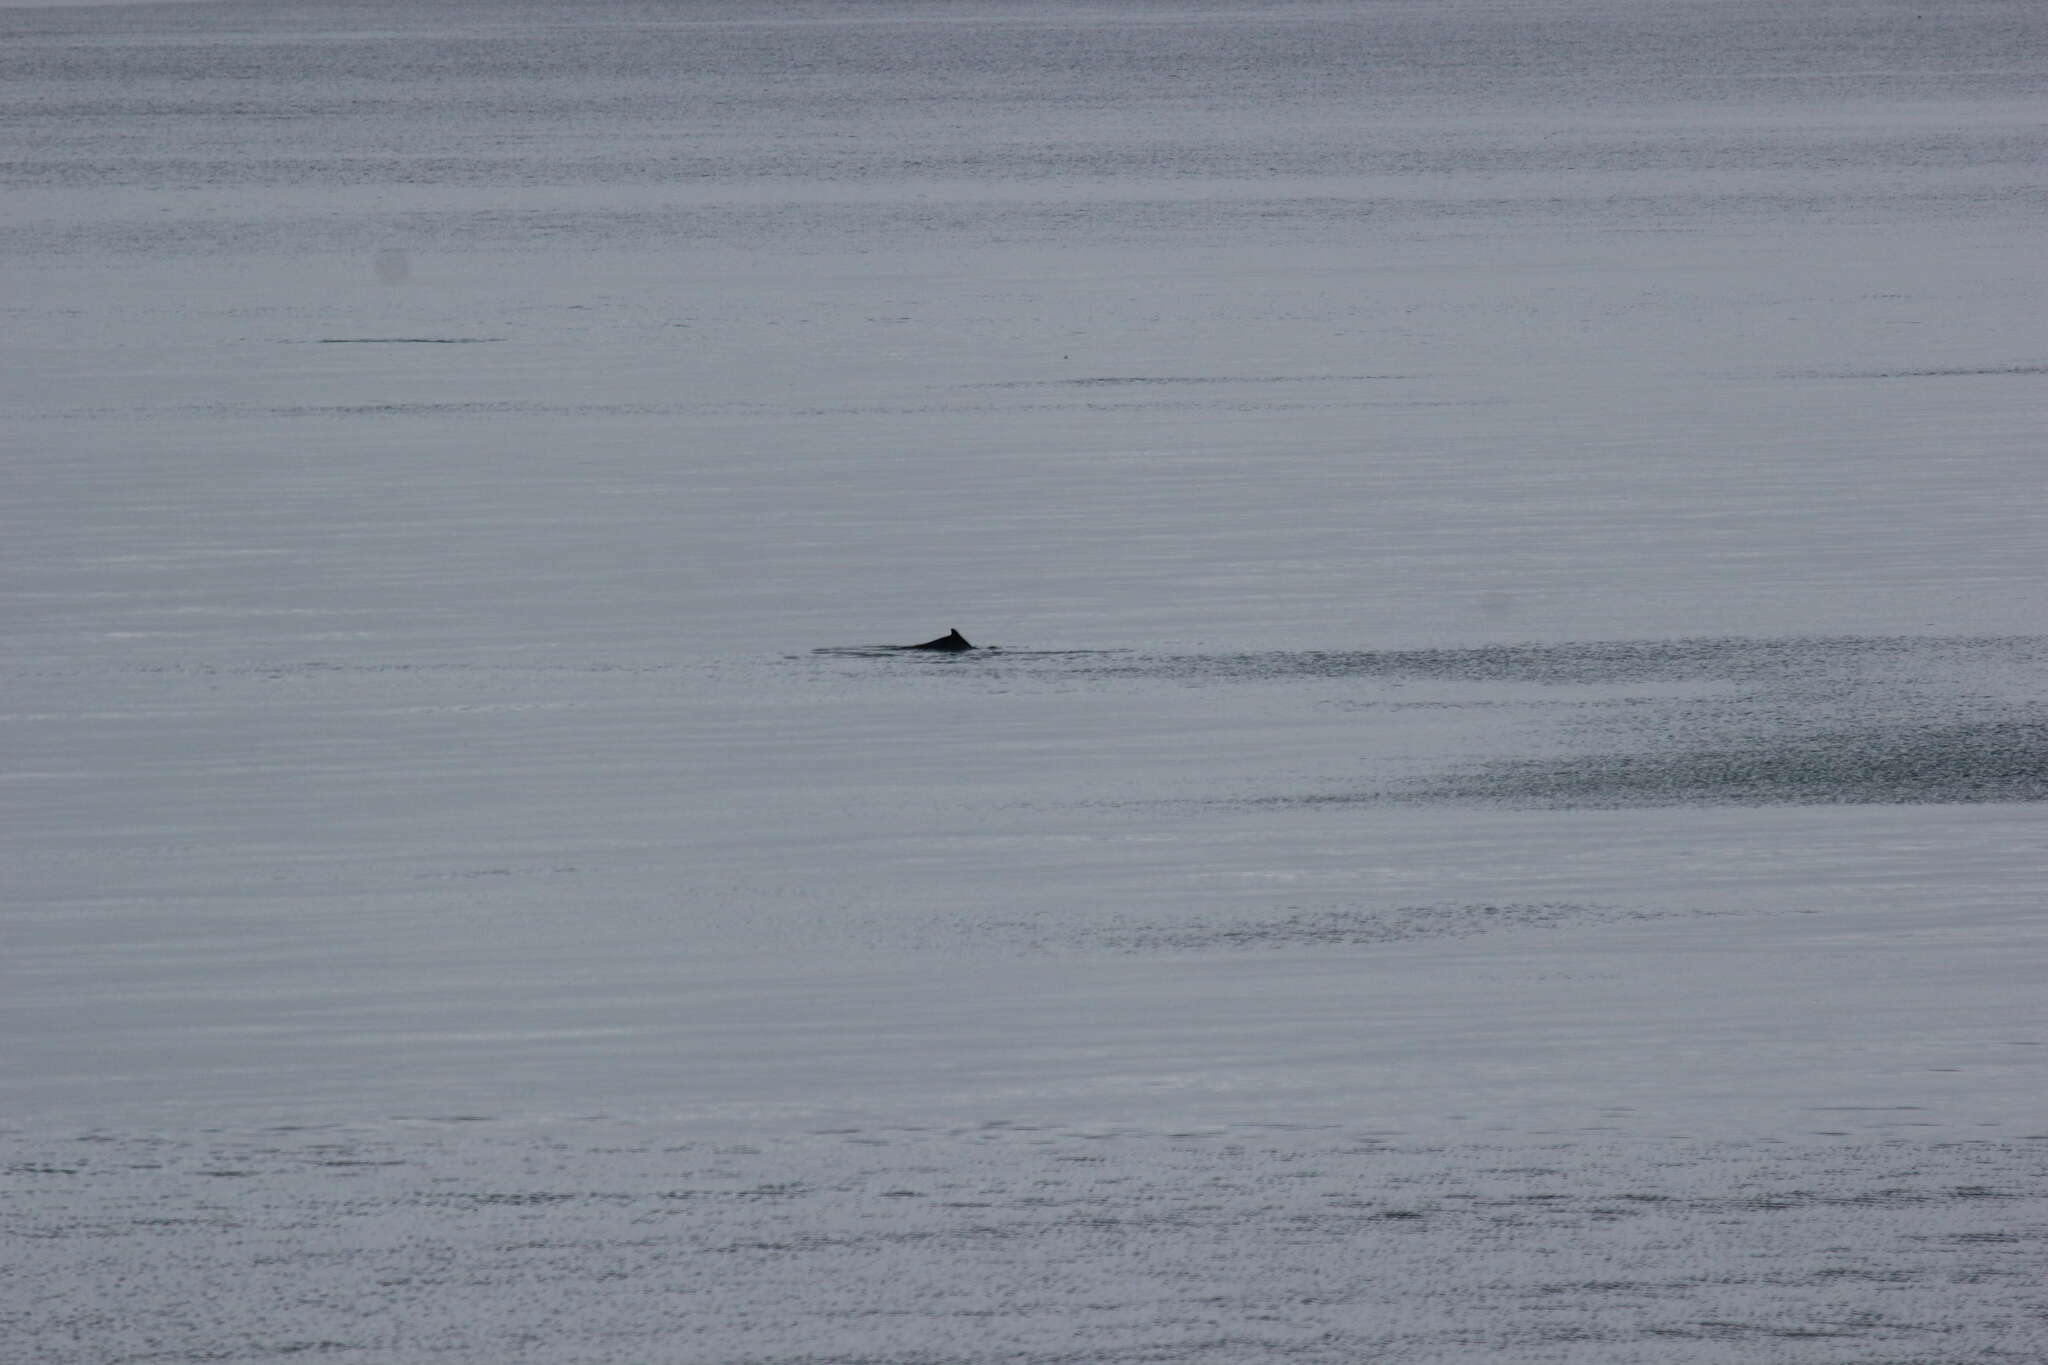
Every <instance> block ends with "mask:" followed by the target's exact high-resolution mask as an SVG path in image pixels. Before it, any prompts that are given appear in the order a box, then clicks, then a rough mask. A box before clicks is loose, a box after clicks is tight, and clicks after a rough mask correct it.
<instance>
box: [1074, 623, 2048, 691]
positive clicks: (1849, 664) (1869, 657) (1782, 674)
mask: <svg viewBox="0 0 2048 1365" xmlns="http://www.w3.org/2000/svg"><path fill="white" fill-rule="evenodd" d="M1931 658H1936V659H1940V660H1942V661H1945V662H1948V663H1951V664H1972V663H1984V664H1998V663H2026V664H2036V665H2038V664H2040V663H2042V662H2043V661H2044V659H2048V642H2043V641H2041V640H2038V639H2035V638H2032V637H2027V636H1976V637H1967V638H1964V637H1925V636H1909V635H1901V636H1860V635H1846V636H1790V637H1785V638H1779V639H1746V638H1740V637H1701V638H1695V639H1682V640H1601V641H1588V642H1577V641H1574V642H1566V643H1539V644H1513V645H1481V646H1477V647H1474V648H1465V649H1381V650H1369V649H1356V650H1276V651H1268V652H1263V653H1244V654H1187V655H1151V656H1134V657H1131V658H1128V659H1123V660H1118V661H1115V662H1108V663H1104V664H1102V665H1100V666H1099V667H1098V668H1097V669H1095V670H1094V671H1096V672H1100V673H1106V674H1143V675H1146V676H1151V677H1161V678H1180V679H1185V680H1187V681H1192V682H1251V681H1260V680H1272V681H1279V680H1283V679H1288V678H1304V679H1312V678H1384V679H1400V678H1434V679H1443V680H1448V681H1456V682H1498V683H1542V684H1566V683H1577V684H1597V683H1650V682H1679V681H1699V680H1708V681H1722V682H1784V681H1793V680H1800V679H1812V678H1816V677H1822V676H1827V675H1829V674H1836V673H1843V672H1849V673H1859V674H1868V673H1873V672H1880V671H1882V670H1885V669H1887V668H1891V667H1903V666H1907V665H1910V664H1915V663H1921V662H1924V661H1926V660H1929V659H1931Z"/></svg>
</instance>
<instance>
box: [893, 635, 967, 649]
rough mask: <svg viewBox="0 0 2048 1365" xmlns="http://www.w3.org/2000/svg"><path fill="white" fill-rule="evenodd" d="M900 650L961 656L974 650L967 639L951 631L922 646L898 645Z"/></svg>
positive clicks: (927, 641)
mask: <svg viewBox="0 0 2048 1365" xmlns="http://www.w3.org/2000/svg"><path fill="white" fill-rule="evenodd" d="M896 648H898V649H928V650H931V651H932V652H933V653H935V654H959V653H962V652H964V651H966V650H970V649H972V648H974V646H973V645H970V644H968V643H967V637H966V636H965V635H962V634H961V633H960V632H959V631H957V630H949V631H947V632H946V633H945V634H944V635H941V636H940V637H939V638H938V639H936V640H926V641H925V642H924V643H923V644H921V645H898V646H896Z"/></svg>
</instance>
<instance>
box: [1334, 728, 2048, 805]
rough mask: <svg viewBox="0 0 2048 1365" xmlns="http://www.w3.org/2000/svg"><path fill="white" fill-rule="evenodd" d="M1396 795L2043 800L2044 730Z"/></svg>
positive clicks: (1813, 747) (1762, 748) (1511, 769)
mask: <svg viewBox="0 0 2048 1365" xmlns="http://www.w3.org/2000/svg"><path fill="white" fill-rule="evenodd" d="M1397 796H1398V798H1399V799H1409V800H1421V801H1449V802H1459V803H1464V802H1476V803H1502V804H1511V805H1532V806H1542V807H1557V808H1571V807H1590V808H1615V807H1625V806H1690V805H1715V806H1762V805H1831V804H1842V805H1869V804H1956V803H1961V802H1984V801H2048V723H2044V722H2043V721H2039V720H2027V721H2004V722H1999V721H1986V722H1965V723H1960V724H1951V725H1935V724H1930V725H1924V726H1917V727H1898V728H1871V729H1864V730H1849V731H1842V732H1836V733H1830V734H1820V735H1811V736H1801V737H1796V738H1789V739H1763V740H1757V741H1754V742H1751V743H1745V744H1726V745H1713V746H1709V747H1703V748H1697V749H1685V750H1680V751H1677V752H1669V753H1655V752H1653V753H1603V754H1586V755H1574V756H1569V757H1562V758H1542V759H1513V760H1506V761H1501V762H1495V763H1488V764H1485V765H1483V766H1481V767H1479V768H1476V769H1472V770H1470V771H1465V772H1458V773H1454V774H1451V775H1449V776H1446V777H1442V778H1438V779H1432V780H1429V781H1427V782H1424V783H1421V784H1418V785H1417V786H1416V787H1415V788H1414V789H1412V790H1409V791H1406V792H1403V793H1399V794H1397ZM1335 799H1342V798H1335Z"/></svg>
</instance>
